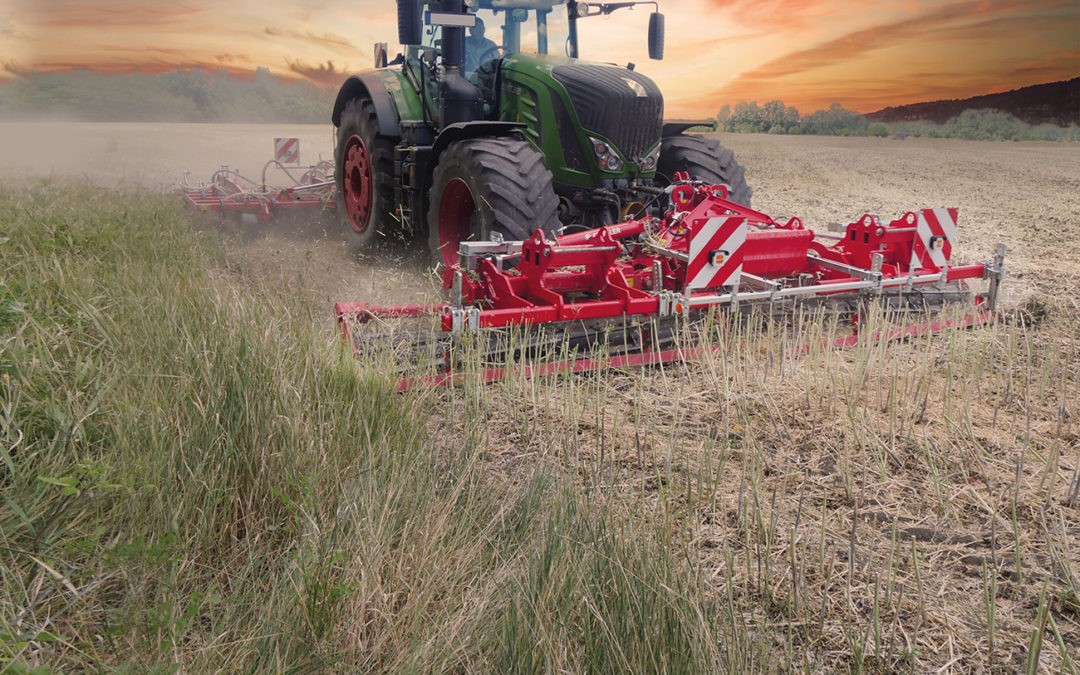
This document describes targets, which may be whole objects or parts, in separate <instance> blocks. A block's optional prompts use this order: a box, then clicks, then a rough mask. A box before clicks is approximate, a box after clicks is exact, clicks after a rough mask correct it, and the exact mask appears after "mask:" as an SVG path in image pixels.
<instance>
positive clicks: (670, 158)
mask: <svg viewBox="0 0 1080 675" xmlns="http://www.w3.org/2000/svg"><path fill="white" fill-rule="evenodd" d="M676 171H685V172H687V173H689V174H690V178H692V179H694V180H701V181H705V182H706V183H723V184H724V185H727V186H728V188H729V190H728V198H729V199H731V201H733V202H737V203H739V204H742V205H743V206H750V197H751V195H752V194H753V193H754V191H753V190H752V189H751V188H750V185H748V184H747V182H746V170H745V169H744V168H743V166H742V165H741V164H739V163H738V162H737V161H735V153H734V152H732V151H731V150H728V149H727V148H725V147H724V146H722V145H720V144H719V143H717V142H716V141H714V140H713V139H711V138H705V137H704V136H682V135H680V136H669V137H667V138H665V139H663V141H661V144H660V160H659V161H658V162H657V164H656V180H657V183H658V184H660V185H662V186H667V185H670V184H671V181H672V177H673V176H674V175H675V172H676Z"/></svg>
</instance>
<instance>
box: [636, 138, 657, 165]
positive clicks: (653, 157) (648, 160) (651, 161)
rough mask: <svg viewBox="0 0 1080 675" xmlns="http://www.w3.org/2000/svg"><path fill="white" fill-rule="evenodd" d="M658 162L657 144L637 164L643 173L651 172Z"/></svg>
mask: <svg viewBox="0 0 1080 675" xmlns="http://www.w3.org/2000/svg"><path fill="white" fill-rule="evenodd" d="M659 161H660V145H659V144H657V146H656V147H655V148H653V151H652V152H650V153H649V154H647V155H645V156H644V157H642V158H641V159H640V160H639V161H638V164H639V165H640V166H641V168H642V169H643V170H645V171H652V170H653V169H655V168H656V163H657V162H659Z"/></svg>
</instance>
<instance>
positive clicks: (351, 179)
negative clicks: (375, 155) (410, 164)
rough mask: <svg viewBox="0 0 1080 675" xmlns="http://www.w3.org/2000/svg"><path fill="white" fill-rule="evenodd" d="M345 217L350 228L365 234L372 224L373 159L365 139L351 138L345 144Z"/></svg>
mask: <svg viewBox="0 0 1080 675" xmlns="http://www.w3.org/2000/svg"><path fill="white" fill-rule="evenodd" d="M342 182H343V183H344V185H343V186H342V187H343V190H342V192H344V198H345V217H346V218H348V219H349V227H351V228H352V229H353V230H354V231H355V232H357V233H358V234H363V233H364V232H365V231H366V230H367V228H368V224H369V223H370V222H371V204H372V198H373V196H374V190H373V186H372V180H371V157H370V156H369V155H368V151H367V146H365V145H364V139H362V138H360V137H359V136H351V137H350V138H349V140H348V141H346V142H345V170H344V173H343V180H342Z"/></svg>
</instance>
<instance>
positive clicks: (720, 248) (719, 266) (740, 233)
mask: <svg viewBox="0 0 1080 675" xmlns="http://www.w3.org/2000/svg"><path fill="white" fill-rule="evenodd" d="M748 229H749V226H748V225H747V224H746V218H744V217H742V216H717V217H715V218H710V219H709V220H708V221H706V222H705V224H704V225H702V226H701V227H700V228H698V230H697V232H695V233H694V235H693V237H692V238H691V239H690V264H689V265H687V268H686V290H688V291H690V290H695V289H699V288H717V287H719V286H733V285H735V284H737V283H739V277H741V276H742V267H743V251H742V246H743V244H744V243H746V232H747V230H748Z"/></svg>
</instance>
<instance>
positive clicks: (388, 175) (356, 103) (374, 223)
mask: <svg viewBox="0 0 1080 675" xmlns="http://www.w3.org/2000/svg"><path fill="white" fill-rule="evenodd" d="M334 160H335V161H334V167H335V170H334V179H335V180H336V182H337V207H338V217H339V219H340V220H341V224H342V231H343V233H344V236H345V239H346V240H347V241H348V242H349V245H350V247H351V248H353V249H354V250H359V249H362V248H364V247H365V246H367V245H369V244H370V243H371V241H372V239H374V237H375V234H376V233H377V232H378V231H380V230H382V231H383V232H384V233H385V232H386V231H387V230H390V229H392V228H394V226H395V225H396V223H397V221H396V220H395V219H394V216H393V214H392V210H393V204H394V141H393V139H391V138H388V137H386V136H380V135H379V120H378V118H377V117H376V114H375V105H374V104H373V103H372V102H371V99H368V98H354V99H353V100H352V101H349V103H348V105H346V106H345V110H343V111H342V113H341V123H340V124H339V125H338V135H337V146H336V148H335V157H334Z"/></svg>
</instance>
